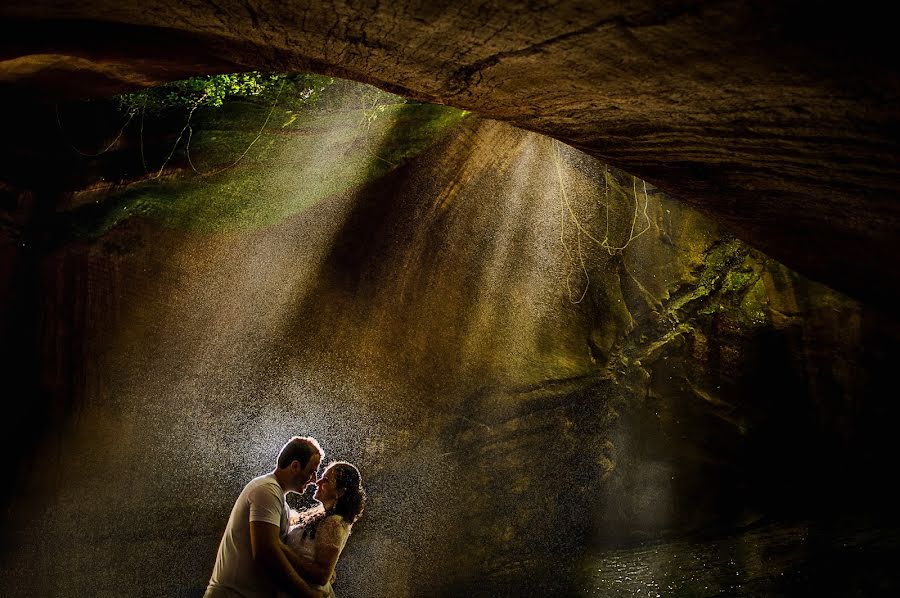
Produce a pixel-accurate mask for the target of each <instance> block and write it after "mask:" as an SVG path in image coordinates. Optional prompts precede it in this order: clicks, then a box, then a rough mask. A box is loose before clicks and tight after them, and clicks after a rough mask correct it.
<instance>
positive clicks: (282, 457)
mask: <svg viewBox="0 0 900 598" xmlns="http://www.w3.org/2000/svg"><path fill="white" fill-rule="evenodd" d="M316 453H318V454H319V458H320V459H321V458H322V447H321V446H319V441H318V440H316V439H315V438H311V437H309V436H294V437H293V438H291V439H290V440H288V441H287V444H285V445H284V446H283V447H281V452H280V453H278V469H284V468H285V467H287V466H288V465H290V464H291V463H293V462H294V461H300V465H301V466H302V467H306V464H307V463H309V460H310V459H311V458H312V456H313V455H315V454H316Z"/></svg>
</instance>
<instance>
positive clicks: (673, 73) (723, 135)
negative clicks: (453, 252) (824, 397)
mask: <svg viewBox="0 0 900 598" xmlns="http://www.w3.org/2000/svg"><path fill="white" fill-rule="evenodd" d="M878 13H879V10H878V9H874V10H869V11H859V13H858V14H857V13H856V12H852V11H851V12H850V13H848V11H847V10H845V9H844V8H842V7H838V6H835V7H834V8H831V7H823V6H816V7H815V8H810V7H809V6H807V5H806V4H804V3H799V2H778V3H768V4H767V5H766V6H760V5H759V3H758V2H750V1H748V0H728V1H726V2H716V3H702V2H694V1H683V0H682V1H665V2H659V1H649V0H645V1H639V2H604V3H601V4H598V3H595V2H588V3H584V2H577V1H569V0H567V1H565V2H554V3H550V4H548V5H544V4H542V3H533V2H528V3H525V2H502V3H496V4H490V5H486V4H484V3H482V2H454V3H453V4H452V6H450V5H448V6H445V7H440V6H434V5H432V4H430V3H402V4H400V5H392V6H391V7H390V8H388V7H387V6H385V5H383V4H381V3H369V4H366V3H355V2H337V3H309V4H303V3H284V4H272V3H267V2H256V1H250V2H244V1H242V2H236V1H229V0H225V1H223V2H215V3H207V4H203V3H201V4H196V3H192V4H185V3H182V2H174V1H167V0H153V1H150V2H142V3H119V2H82V3H76V4H73V3H59V2H52V1H47V2H41V1H38V2H12V3H6V4H4V6H3V7H2V8H0V15H2V17H3V18H4V22H3V40H4V41H3V62H2V63H0V77H2V79H0V80H2V82H3V84H4V86H5V88H6V90H7V91H13V92H23V93H26V94H29V93H38V94H43V97H45V98H47V97H55V96H59V95H63V96H66V97H82V96H87V95H97V94H104V93H110V92H112V91H114V90H117V89H121V88H123V87H132V88H133V87H134V86H140V85H145V84H148V83H152V82H157V81H161V80H167V79H175V78H182V77H185V76H188V75H191V74H196V73H202V72H228V71H234V70H238V69H267V70H301V71H308V70H313V71H319V72H325V73H333V74H336V75H339V76H342V77H347V78H351V79H357V80H360V81H364V82H369V83H373V84H376V85H379V86H382V87H384V88H387V89H391V90H394V91H397V92H400V93H403V94H406V95H409V96H412V97H416V98H420V99H426V100H429V101H435V102H439V103H447V104H452V105H455V106H459V107H462V108H466V109H470V110H473V111H476V112H478V113H480V114H482V115H484V116H488V117H491V118H495V119H500V120H505V121H508V122H510V123H513V124H515V125H517V126H520V127H522V128H524V129H527V130H533V131H539V132H542V133H544V134H547V135H550V136H553V137H556V138H558V139H561V140H563V141H565V142H567V143H569V144H571V145H573V146H575V147H578V148H580V149H582V150H584V151H586V152H587V153H589V154H591V155H593V156H596V157H598V158H600V159H602V160H603V161H604V162H606V163H609V164H612V165H615V166H617V167H620V168H622V169H624V170H626V171H628V172H631V173H634V174H636V175H638V176H640V177H642V178H644V179H646V180H647V181H649V182H651V183H653V184H654V185H656V186H658V187H659V188H660V189H663V190H664V191H666V192H667V193H669V194H670V195H671V196H672V197H675V198H677V199H678V200H681V201H684V202H687V203H688V204H689V205H691V206H693V207H694V208H696V209H699V210H701V211H702V212H704V213H706V214H707V215H711V216H712V217H714V218H715V219H716V221H717V222H719V223H720V224H721V225H723V226H724V227H725V228H726V229H728V230H730V231H731V232H733V233H734V234H736V235H737V236H739V237H740V238H742V239H743V240H745V241H746V242H748V243H750V244H752V245H753V246H754V247H756V248H758V249H761V250H763V251H765V252H766V253H768V254H769V255H772V256H773V257H776V258H777V259H780V260H781V261H782V262H784V263H786V264H788V265H789V266H791V267H793V268H795V269H797V270H798V271H801V272H803V273H804V274H806V275H808V276H810V277H811V278H813V279H815V280H818V281H821V282H824V283H827V284H829V285H831V286H833V287H835V288H838V289H841V290H842V291H844V292H847V293H849V294H851V295H852V296H855V297H857V298H860V299H863V300H867V301H874V302H877V303H879V304H881V305H891V304H893V303H895V302H896V300H897V299H898V298H900V286H898V285H900V282H898V277H896V276H884V275H883V273H884V272H896V271H898V270H900V262H898V259H900V258H898V255H900V252H898V251H897V231H898V230H900V210H898V205H900V202H898V181H900V176H898V171H897V168H898V166H897V165H898V164H900V159H898V158H900V151H898V124H900V119H898V112H897V108H896V107H897V106H898V105H900V102H898V99H900V93H898V91H900V82H898V78H897V76H896V69H895V65H894V63H893V62H892V56H893V55H894V54H895V52H893V50H894V48H893V42H892V41H891V40H892V39H893V35H892V33H891V31H890V30H888V29H887V28H888V27H890V25H889V23H890V22H891V21H890V19H888V18H883V16H884V15H879V14H878Z"/></svg>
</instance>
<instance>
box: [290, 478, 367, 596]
mask: <svg viewBox="0 0 900 598" xmlns="http://www.w3.org/2000/svg"><path fill="white" fill-rule="evenodd" d="M313 498H315V499H316V500H318V501H319V503H320V504H319V505H318V506H316V507H313V508H312V509H309V510H307V511H303V512H302V513H299V522H298V523H297V524H296V525H294V526H292V527H291V529H290V531H288V534H287V537H286V538H285V543H286V544H287V545H288V546H289V547H290V548H291V549H292V550H293V551H294V553H295V554H296V556H297V558H298V559H299V561H300V564H302V568H303V570H304V572H305V573H306V575H304V577H305V578H307V579H308V580H310V581H311V582H313V583H316V584H318V585H319V586H321V589H322V590H323V591H324V592H325V593H326V595H327V596H329V597H333V596H334V590H333V589H332V587H331V584H332V582H333V581H334V569H335V566H336V565H337V562H338V558H339V557H340V556H341V551H342V550H343V549H344V546H345V545H346V544H347V538H348V537H350V528H351V527H352V526H353V524H354V523H356V521H357V519H359V517H360V515H362V512H363V509H364V508H365V506H366V492H365V490H364V489H363V487H362V479H361V477H360V475H359V470H358V469H357V468H356V467H355V466H353V465H351V464H350V463H347V462H346V461H337V462H334V463H331V464H330V465H329V466H328V467H326V468H325V473H323V474H322V477H320V478H319V479H318V480H316V493H315V494H314V495H313Z"/></svg>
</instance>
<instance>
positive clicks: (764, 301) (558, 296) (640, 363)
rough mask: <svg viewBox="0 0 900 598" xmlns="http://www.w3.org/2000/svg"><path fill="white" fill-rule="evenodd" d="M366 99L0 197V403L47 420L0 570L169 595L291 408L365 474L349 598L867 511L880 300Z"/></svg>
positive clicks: (566, 153)
mask: <svg viewBox="0 0 900 598" xmlns="http://www.w3.org/2000/svg"><path fill="white" fill-rule="evenodd" d="M392 114H393V116H391V117H390V118H389V119H388V120H386V121H385V122H384V123H383V127H382V128H381V129H378V130H374V131H369V132H368V133H366V136H365V138H364V141H363V143H362V144H357V138H356V136H355V135H353V134H349V132H348V131H347V130H346V129H347V128H350V129H352V127H353V126H355V125H346V124H340V125H339V126H338V127H336V128H335V127H326V126H324V125H323V124H322V122H323V120H320V119H324V120H327V119H329V118H331V117H332V116H334V115H329V114H325V115H315V114H313V115H309V114H307V115H299V118H300V124H299V125H298V126H297V127H296V128H294V129H285V128H284V127H283V126H282V124H283V123H284V122H287V121H288V120H290V118H289V116H290V115H287V114H285V115H284V116H285V119H284V120H283V121H281V122H277V121H276V122H275V123H274V124H273V125H272V130H271V131H270V132H268V133H267V135H266V142H265V143H262V144H261V145H260V148H259V154H258V155H257V156H256V157H254V158H253V159H251V160H250V161H248V162H247V163H246V164H244V165H243V166H242V168H241V169H235V170H231V171H228V173H226V174H224V175H223V176H221V177H219V178H204V177H197V176H196V175H192V174H190V172H188V171H187V166H186V164H185V163H183V162H179V163H178V164H181V165H182V166H185V170H176V171H174V173H173V176H171V177H169V178H167V179H164V180H159V181H155V182H154V181H144V180H137V181H134V180H130V181H125V180H116V179H115V178H113V181H112V184H109V185H97V182H98V181H97V177H99V176H104V177H107V175H108V173H109V172H110V170H107V169H104V168H102V167H101V165H102V164H103V158H101V159H100V160H99V161H92V162H91V164H92V167H91V168H90V169H88V174H85V173H84V171H81V172H82V174H81V175H79V176H81V177H86V178H88V179H90V178H91V176H94V177H95V178H93V179H91V181H92V183H93V184H84V185H83V187H81V188H79V186H78V185H80V184H81V183H79V184H78V185H76V184H74V183H73V184H72V185H71V188H70V189H68V190H66V191H65V192H62V190H58V191H57V195H55V196H53V197H52V199H53V201H52V202H46V201H45V203H44V204H43V205H53V206H54V209H53V210H52V212H51V213H50V214H43V215H41V218H37V217H36V216H35V214H34V213H31V212H29V211H28V210H29V207H30V206H33V205H34V204H33V203H29V200H28V197H27V196H26V195H22V194H20V195H17V197H18V198H19V201H20V203H18V204H16V205H13V206H9V208H8V209H7V211H6V214H7V221H8V222H12V223H16V222H21V223H24V224H22V225H21V226H18V227H14V226H9V227H7V229H6V231H7V236H6V237H5V238H4V246H5V248H6V249H5V250H4V251H5V255H7V256H17V257H18V259H20V260H23V258H22V256H23V255H26V254H27V256H28V259H27V260H23V261H18V262H15V261H14V262H13V266H15V267H7V270H5V271H6V272H14V271H15V272H18V274H16V275H13V274H10V280H13V281H15V282H16V284H15V285H12V286H11V287H10V289H11V291H12V293H11V295H10V297H11V299H10V300H9V301H7V302H6V303H5V305H11V306H13V308H10V310H11V313H15V314H17V317H21V316H23V315H25V316H27V317H26V318H25V319H24V320H21V321H17V323H16V324H15V325H14V326H13V325H9V326H10V327H11V328H12V329H15V330H16V331H17V334H18V336H19V338H21V339H23V340H27V341H28V343H30V347H31V351H32V352H31V353H28V352H26V353H24V354H23V356H22V357H19V361H18V363H21V364H28V365H29V367H30V368H32V369H31V370H26V371H23V372H20V373H19V375H20V376H21V379H24V380H32V382H33V386H32V391H33V394H31V395H22V396H23V397H26V398H30V399H31V400H37V401H39V402H37V403H31V402H24V401H23V402H22V404H21V405H22V406H19V407H18V409H19V411H17V412H16V419H15V421H14V422H13V424H12V425H15V426H17V427H31V426H36V425H40V424H41V423H42V422H41V420H45V421H44V422H43V423H47V422H46V420H55V421H56V422H57V425H55V426H51V428H50V429H51V430H52V431H53V436H52V438H53V439H52V441H50V442H47V443H45V444H42V447H43V448H42V450H41V451H40V452H39V454H38V459H37V461H36V462H34V463H37V465H32V467H31V468H29V470H27V471H26V474H31V475H27V476H26V478H25V483H24V484H23V485H22V486H20V487H18V488H17V492H16V495H15V497H14V500H13V501H12V503H11V506H10V508H9V509H8V511H7V513H8V514H7V518H6V520H5V526H4V527H5V536H6V538H7V540H5V541H4V546H7V547H8V548H7V550H6V551H5V552H4V554H3V559H4V561H3V563H4V564H3V571H4V576H3V579H2V585H0V589H2V593H3V594H4V595H59V596H66V595H82V594H84V593H90V594H91V595H97V596H105V595H110V596H112V595H121V594H122V592H123V591H127V593H129V594H132V595H170V596H171V595H198V594H199V593H200V592H201V591H202V588H203V586H204V585H205V582H206V579H207V577H208V575H209V572H210V570H211V567H212V563H213V560H214V555H215V548H216V545H217V543H218V540H219V536H220V534H221V530H222V529H223V528H224V524H225V521H226V518H227V513H228V510H229V509H230V507H231V503H232V501H233V499H234V496H236V494H237V493H238V492H239V490H240V488H241V486H242V485H243V484H244V483H245V482H246V480H247V479H249V478H250V477H252V476H254V475H257V474H259V473H262V472H265V471H267V470H268V469H269V468H271V466H272V460H273V458H274V455H275V452H276V451H277V449H278V447H279V446H280V444H281V443H282V442H283V441H284V439H285V438H286V437H288V436H289V435H291V434H296V433H304V434H305V433H308V434H312V435H314V436H316V437H318V438H320V439H321V440H322V442H323V445H324V447H325V449H326V451H327V452H328V456H327V457H328V458H346V459H349V460H351V461H353V462H355V463H357V464H358V465H359V466H360V469H361V470H362V472H363V475H364V478H365V479H366V481H367V487H368V490H369V492H370V495H371V499H372V500H371V502H370V505H369V508H368V511H367V513H366V516H365V518H364V519H363V520H362V521H361V522H360V523H359V524H358V525H357V526H356V528H355V532H354V534H353V536H352V538H351V540H350V542H349V544H348V548H347V551H346V553H345V555H344V556H343V558H342V561H341V564H340V566H339V569H338V578H339V581H338V590H339V592H340V593H341V594H342V595H346V596H388V595H389V596H421V595H434V596H444V595H445V596H451V595H460V594H470V595H511V596H512V595H516V596H520V595H535V596H537V595H571V594H573V593H576V592H578V591H579V588H581V587H582V585H583V584H584V583H585V579H584V575H583V571H582V565H583V564H584V562H585V561H586V559H588V557H589V553H590V552H591V551H594V550H598V549H600V550H606V549H611V548H616V547H622V546H628V545H632V544H634V543H636V542H643V541H653V540H658V539H665V538H684V537H690V536H691V535H692V534H697V533H706V534H712V533H728V532H729V531H733V530H736V529H746V528H748V527H752V526H753V525H756V524H758V523H759V522H765V521H770V520H778V519H789V520H792V519H796V518H801V519H804V520H807V519H813V520H826V521H830V520H833V519H834V518H835V517H838V516H845V515H846V516H853V515H857V514H860V513H868V514H869V516H870V517H871V518H872V520H873V521H874V522H875V523H874V524H877V523H878V522H879V521H882V519H880V518H881V516H882V513H887V512H889V511H890V508H891V505H892V504H893V503H892V502H891V501H892V500H893V498H894V497H893V495H891V494H889V493H882V494H881V498H879V499H878V500H875V499H873V498H872V496H873V494H872V493H871V492H870V491H871V490H872V489H873V488H878V487H879V482H880V480H881V474H882V472H883V471H884V470H885V469H886V468H887V467H889V466H890V464H891V463H892V460H893V456H894V455H895V452H894V450H893V448H892V446H891V443H890V427H891V422H892V421H893V417H894V416H895V415H896V407H894V406H893V405H892V403H891V402H890V401H888V400H885V396H884V395H883V394H882V391H881V389H882V388H884V387H885V384H889V383H890V368H889V367H888V366H889V365H890V364H891V363H892V362H893V361H894V360H895V358H896V356H897V347H898V344H897V342H896V341H897V338H898V337H900V331H898V326H897V323H896V321H895V320H894V319H892V318H888V317H885V316H883V315H879V314H878V313H876V312H874V311H871V310H870V309H867V308H866V307H864V306H863V305H861V304H859V303H856V302H854V301H851V300H849V299H847V298H846V297H844V296H842V295H840V294H838V293H836V292H834V291H831V290H829V289H827V288H825V287H822V286H821V285H818V284H815V283H812V282H810V281H808V280H806V279H804V278H802V277H800V276H799V275H797V274H795V273H794V272H792V271H790V270H788V269H787V268H785V267H784V266H782V265H781V264H779V263H777V262H775V261H773V260H772V259H770V258H768V257H766V256H765V255H763V254H760V253H759V252H757V251H755V250H752V249H749V248H748V247H747V246H745V245H743V244H742V243H740V242H738V241H736V240H734V239H733V238H731V237H729V236H727V235H726V234H724V233H722V232H721V231H719V230H718V229H717V227H716V226H715V225H714V224H712V223H711V222H710V221H709V220H707V219H706V218H704V217H702V216H700V215H698V214H697V213H695V212H693V211H692V210H690V209H689V208H686V207H685V206H683V205H681V204H678V203H676V202H673V201H672V200H670V199H669V198H668V197H667V196H665V195H664V194H663V193H661V192H660V191H658V190H657V189H655V188H654V187H652V186H649V185H648V186H647V187H646V189H645V187H644V185H643V183H642V182H641V181H639V180H637V179H634V178H632V177H631V176H630V175H628V174H626V173H623V172H621V171H618V170H614V169H609V168H607V167H605V166H604V165H603V164H600V163H598V162H596V161H595V160H593V159H591V158H589V157H587V156H585V155H584V154H581V153H580V152H578V151H576V150H573V149H571V148H569V147H566V146H564V145H561V144H559V143H557V142H554V141H552V140H550V139H547V138H543V137H540V136H538V135H535V134H532V133H526V132H523V131H521V130H518V129H514V128H512V127H509V126H508V125H504V124H500V123H497V122H492V121H486V120H482V119H479V118H475V117H471V116H469V117H466V118H461V119H457V120H455V121H453V120H451V121H447V126H446V127H444V128H438V129H435V128H434V126H433V125H434V122H435V120H434V118H433V117H434V113H431V112H428V111H427V110H425V111H418V112H416V111H415V110H413V112H404V111H403V110H400V111H398V112H394V113H392ZM343 116H347V115H346V114H345V115H343ZM357 116H358V115H357ZM338 120H339V119H338ZM232 122H233V123H235V124H232V125H228V124H227V122H226V123H225V124H224V125H223V124H221V123H220V125H219V126H218V128H217V129H216V130H215V134H216V135H220V136H224V138H225V139H227V137H228V134H229V133H228V131H229V126H233V127H234V132H235V133H241V132H242V131H243V128H242V127H246V126H247V125H246V124H242V123H245V121H244V120H242V119H236V120H235V121H232ZM341 122H343V121H341ZM352 122H354V123H356V122H358V120H352ZM454 122H455V123H456V124H455V125H454V124H453V123H454ZM304 123H305V124H304ZM317 123H318V124H317ZM417 130H428V131H430V132H429V133H428V134H427V135H425V136H424V138H425V139H426V140H427V142H424V143H420V142H419V141H415V140H417V139H419V140H421V139H423V137H422V136H417V135H416V134H415V131H417ZM161 139H168V137H166V136H165V135H162V136H161ZM197 143H198V145H197V148H198V154H197V156H196V158H198V159H202V158H203V157H204V155H205V156H210V155H213V154H203V153H202V151H201V150H200V148H202V147H203V142H202V141H198V142H197ZM218 143H224V144H225V145H226V146H227V141H223V138H220V139H219V140H218ZM212 145H215V144H212ZM398 146H404V147H413V148H414V151H409V152H406V153H405V154H403V153H402V152H401V154H402V155H403V156H404V157H403V159H402V160H400V161H399V163H395V164H394V166H392V167H383V168H375V169H374V170H371V168H372V166H371V164H373V163H379V162H381V160H380V159H379V156H386V157H393V156H396V155H397V153H396V152H395V151H393V150H390V148H392V147H398ZM310 148H318V149H320V150H322V151H321V152H319V153H316V152H311V150H310ZM325 148H327V149H328V151H325ZM134 149H135V148H134V146H131V147H129V146H128V145H127V144H126V145H124V146H123V147H122V148H121V151H122V152H124V153H128V152H134ZM208 151H213V150H208ZM382 152H385V153H382ZM131 155H132V160H133V156H134V154H133V153H132V154H131ZM290 156H299V157H298V158H296V159H293V160H291V159H288V158H289V157H290ZM361 157H367V159H361ZM109 158H110V159H111V160H119V159H120V158H121V156H118V157H116V156H110V157H109ZM340 158H344V159H340ZM132 163H133V162H132ZM91 172H94V173H103V174H102V175H91V174H90V173H91ZM354 173H355V174H354ZM77 179H78V177H76V176H74V175H73V176H72V177H68V176H61V177H60V179H58V180H69V181H77ZM257 180H258V181H261V182H259V183H258V184H252V185H246V184H245V183H246V182H247V181H257ZM338 180H341V181H350V182H349V183H346V184H342V185H336V186H332V187H328V186H326V188H327V189H328V192H327V193H319V194H317V195H316V194H313V195H314V197H312V198H310V196H309V192H308V188H310V187H312V188H315V189H320V188H322V187H323V186H324V185H323V184H322V181H338ZM284 181H291V182H290V184H285V187H286V188H288V189H295V190H297V192H298V193H299V194H300V196H302V197H300V198H299V199H296V201H293V200H292V201H291V202H287V203H285V198H286V197H291V198H295V195H292V194H290V193H288V192H286V191H284V192H283V191H278V189H279V186H278V185H279V184H283V183H284ZM297 181H300V182H297ZM148 182H149V183H150V184H149V185H148ZM267 189H271V190H272V191H271V193H266V192H265V190H267ZM260 190H262V191H263V192H260ZM42 192H43V193H48V194H49V193H50V191H48V190H43V191H42ZM228 193H231V194H232V195H231V196H227V194H228ZM229 197H230V199H229ZM223 198H224V200H223ZM303 198H307V199H303ZM45 199H48V197H46V196H45ZM235 200H240V201H241V202H242V203H241V204H240V205H241V210H240V211H239V212H238V214H239V215H240V217H235V208H234V206H235V205H237V204H236V203H235ZM179 201H184V202H191V203H190V205H192V206H196V212H194V211H191V210H185V209H184V206H183V205H182V204H181V203H179ZM273 201H276V203H278V205H282V206H292V207H290V209H287V208H286V209H284V210H282V211H280V212H276V213H277V214H278V215H277V217H274V218H273V217H271V215H272V214H273V211H272V209H271V205H272V202H273ZM91 206H99V207H96V208H94V207H91ZM129 211H131V214H127V215H126V212H129ZM211 222H217V223H220V224H222V223H225V224H224V225H222V226H210V223H211ZM235 223H237V224H235ZM26 226H30V227H31V229H29V230H30V231H31V232H30V233H29V234H30V236H27V237H23V236H21V235H24V234H25V233H24V232H23V231H25V227H26ZM26 232H27V231H26ZM13 233H15V234H13ZM16 235H20V236H16ZM21 238H27V239H28V240H35V239H37V240H41V241H42V242H41V243H40V244H38V245H36V246H33V247H31V248H30V249H29V248H26V250H27V252H25V253H22V252H21V251H20V250H19V249H15V247H18V245H17V243H19V241H20V239H21ZM5 267H6V266H5ZM16 276H18V278H16ZM23 298H24V299H23ZM16 310H18V311H16ZM34 358H38V359H39V362H38V363H39V365H35V364H34V362H33V361H32V359H34ZM32 376H36V378H37V380H36V382H34V379H33V378H32ZM35 388H37V391H36V392H34V389H35ZM40 401H43V403H41V402H40ZM55 414H58V415H55ZM48 469H49V471H50V472H51V474H50V475H42V473H43V472H45V471H48ZM293 500H295V504H298V505H299V504H301V503H302V500H300V502H296V501H297V499H296V498H295V499H293ZM305 500H308V497H306V499H305ZM161 572H165V573H164V574H163V573H161Z"/></svg>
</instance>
